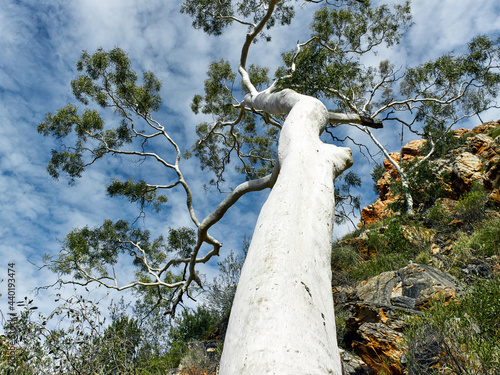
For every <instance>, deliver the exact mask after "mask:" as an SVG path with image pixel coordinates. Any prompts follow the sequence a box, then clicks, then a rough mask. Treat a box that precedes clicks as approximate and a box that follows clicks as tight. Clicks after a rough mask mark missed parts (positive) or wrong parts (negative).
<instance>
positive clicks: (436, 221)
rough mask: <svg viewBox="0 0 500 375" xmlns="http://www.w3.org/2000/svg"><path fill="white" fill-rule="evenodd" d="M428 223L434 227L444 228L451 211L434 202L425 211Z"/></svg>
mask: <svg viewBox="0 0 500 375" xmlns="http://www.w3.org/2000/svg"><path fill="white" fill-rule="evenodd" d="M426 219H427V220H428V222H429V225H430V226H431V227H433V228H436V229H441V230H443V229H446V228H447V227H448V224H449V223H450V221H451V219H452V215H451V213H450V212H449V211H448V210H447V209H446V208H444V207H443V205H441V204H439V203H438V204H435V205H434V206H432V207H431V208H429V210H428V211H427V217H426Z"/></svg>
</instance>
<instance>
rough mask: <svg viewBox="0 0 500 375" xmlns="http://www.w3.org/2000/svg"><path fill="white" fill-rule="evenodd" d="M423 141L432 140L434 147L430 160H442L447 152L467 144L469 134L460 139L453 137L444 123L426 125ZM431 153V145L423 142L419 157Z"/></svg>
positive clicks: (452, 133) (453, 134)
mask: <svg viewBox="0 0 500 375" xmlns="http://www.w3.org/2000/svg"><path fill="white" fill-rule="evenodd" d="M424 130H425V132H426V133H425V137H424V138H425V139H429V138H432V139H433V141H434V143H435V147H434V151H433V153H432V155H431V157H430V160H436V159H439V158H442V157H444V156H446V155H447V154H448V151H450V150H453V149H456V148H458V147H460V146H463V145H464V144H465V143H466V142H467V137H468V136H470V134H469V133H465V134H463V135H461V136H460V137H457V136H455V133H454V132H453V131H448V130H447V128H446V126H445V125H444V123H440V124H432V125H431V124H428V125H427V126H426V127H425V129H424ZM430 151H431V143H430V142H425V143H424V144H423V145H422V147H421V148H420V154H421V155H427V154H428V153H429V152H430Z"/></svg>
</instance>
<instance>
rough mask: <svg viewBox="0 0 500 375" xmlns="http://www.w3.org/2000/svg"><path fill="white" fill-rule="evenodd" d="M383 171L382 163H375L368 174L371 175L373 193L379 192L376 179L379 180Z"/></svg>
mask: <svg viewBox="0 0 500 375" xmlns="http://www.w3.org/2000/svg"><path fill="white" fill-rule="evenodd" d="M384 172H385V168H384V166H383V165H382V164H375V166H374V167H373V170H372V173H371V174H370V176H371V177H372V181H373V182H374V185H373V191H374V192H375V194H379V193H380V190H379V188H378V187H377V182H378V180H380V179H381V178H382V175H383V174H384Z"/></svg>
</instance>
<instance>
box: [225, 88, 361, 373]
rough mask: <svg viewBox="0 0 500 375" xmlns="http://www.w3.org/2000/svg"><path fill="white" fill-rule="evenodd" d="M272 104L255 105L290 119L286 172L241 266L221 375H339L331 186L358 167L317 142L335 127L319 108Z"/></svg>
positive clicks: (281, 98)
mask: <svg viewBox="0 0 500 375" xmlns="http://www.w3.org/2000/svg"><path fill="white" fill-rule="evenodd" d="M261 95H262V94H261ZM266 95H268V96H267V97H266V96H264V97H262V98H253V99H252V103H253V105H254V106H255V107H257V106H258V107H260V108H263V107H266V108H265V109H266V110H267V111H269V112H272V111H273V108H274V112H278V111H280V112H288V111H289V114H288V117H287V120H286V121H285V123H284V126H283V129H282V131H281V135H280V140H279V146H278V155H279V156H278V158H279V167H280V172H279V176H278V179H277V181H276V183H275V185H274V187H273V188H272V190H271V192H270V195H269V198H268V199H267V201H266V203H265V204H264V206H263V208H262V210H261V212H260V215H259V218H258V221H257V225H256V228H255V231H254V234H253V238H252V242H251V245H250V248H249V250H248V255H247V258H246V260H245V264H244V266H243V270H242V273H241V277H240V281H239V284H238V289H237V292H236V297H235V300H234V303H233V307H232V310H231V317H230V320H229V326H228V330H227V334H226V339H225V343H224V351H223V354H222V359H221V366H220V372H219V373H220V374H221V375H245V374H248V375H255V374H259V375H260V374H282V375H294V374H296V375H306V374H318V375H320V374H321V375H324V374H336V375H340V374H342V369H341V363H340V356H339V351H338V347H337V339H336V329H335V316H334V309H333V298H332V289H331V265H330V258H331V239H332V231H333V223H334V205H335V202H334V187H333V181H334V179H335V177H336V176H337V175H339V174H340V173H341V172H342V171H343V170H345V169H347V168H348V167H349V166H351V165H352V158H351V152H350V150H349V149H347V148H340V147H336V146H332V145H327V144H324V143H323V142H321V140H320V139H319V135H320V134H321V132H322V131H323V130H324V128H325V126H326V123H327V121H328V111H327V110H326V108H325V107H324V106H323V104H322V103H321V102H320V101H319V100H317V99H314V98H311V97H307V96H302V95H299V94H296V93H294V92H287V91H285V92H281V93H278V94H270V95H269V94H266ZM259 100H260V101H259ZM246 101H247V99H246ZM276 105H277V106H278V107H279V109H276V108H277V107H276ZM269 106H271V107H273V108H270V107H269ZM285 107H286V108H285ZM290 108H291V110H290Z"/></svg>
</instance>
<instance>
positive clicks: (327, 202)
mask: <svg viewBox="0 0 500 375" xmlns="http://www.w3.org/2000/svg"><path fill="white" fill-rule="evenodd" d="M305 1H307V0H305ZM307 2H310V3H322V1H319V0H318V1H312V0H309V1H307ZM324 4H325V6H324V7H323V8H320V9H319V10H318V12H317V13H316V14H315V18H314V21H313V24H312V36H311V37H310V38H309V39H308V40H307V41H305V42H303V43H299V44H298V46H297V49H296V50H294V51H293V52H289V53H287V54H285V55H284V62H285V67H283V68H281V69H279V70H278V72H277V74H276V76H277V79H276V80H275V81H274V82H271V80H269V78H268V69H267V68H263V67H259V66H254V65H250V66H247V60H248V56H249V53H250V47H251V45H252V44H253V43H254V42H256V41H257V40H258V39H259V38H263V39H264V40H269V39H270V37H269V36H268V35H266V34H265V33H264V30H266V29H270V28H272V27H273V26H274V25H275V24H277V23H280V24H282V25H289V24H290V22H291V20H292V18H293V15H294V11H293V6H292V2H291V1H285V0H262V1H211V0H185V1H184V3H183V5H182V7H181V11H183V12H185V13H187V14H189V15H190V16H192V18H193V26H194V27H196V28H201V29H203V30H204V31H205V32H207V33H209V34H211V35H220V34H221V33H222V32H223V31H224V29H225V28H227V27H229V26H230V25H231V24H240V25H244V26H245V27H247V28H248V32H247V34H246V38H245V40H244V42H243V44H242V50H241V55H240V59H239V63H238V74H239V76H240V78H241V87H242V89H243V91H244V96H242V97H241V96H240V97H238V94H236V93H235V92H234V91H233V90H232V88H233V87H234V80H235V77H236V74H235V73H234V72H233V71H232V69H231V66H230V63H229V62H227V61H225V60H219V61H216V62H213V63H212V64H211V65H210V67H209V71H208V78H207V80H206V81H205V91H204V94H203V95H197V96H195V97H194V99H193V103H192V109H193V110H194V111H195V112H202V113H204V114H210V115H212V117H213V119H214V121H213V122H212V123H202V124H200V125H199V126H198V128H197V133H198V135H199V141H198V142H197V143H196V144H195V145H194V148H193V152H194V154H195V155H196V156H198V157H199V158H200V161H201V163H202V166H203V167H204V168H208V169H210V170H211V171H213V172H214V175H215V177H214V179H213V180H212V181H211V183H212V184H214V185H215V186H217V187H218V188H220V187H221V185H222V184H223V183H224V176H225V173H224V172H225V171H226V170H227V168H228V166H229V164H230V161H231V159H234V158H236V159H237V160H238V161H240V162H241V164H240V166H239V167H238V170H239V171H241V172H243V173H244V174H246V176H247V179H248V180H247V181H246V182H243V183H241V184H240V185H238V186H237V187H236V188H235V189H234V190H232V192H231V193H230V194H229V195H228V196H227V197H226V198H225V199H224V200H223V201H222V202H221V203H220V204H219V205H218V207H217V208H216V209H215V210H214V211H213V212H212V213H211V214H210V215H208V216H207V217H206V218H205V219H203V220H200V219H198V217H197V215H196V211H195V207H194V205H193V197H192V191H191V188H190V187H189V185H188V182H187V181H186V179H185V177H184V174H183V172H182V170H181V148H180V147H179V145H178V144H177V143H176V142H175V141H174V140H173V138H172V137H171V134H170V133H169V128H168V126H167V125H163V124H161V123H160V122H159V121H158V120H157V119H156V118H155V117H153V114H154V112H155V111H157V110H158V109H159V108H160V103H161V100H160V97H159V94H158V93H159V90H160V82H159V81H158V80H157V79H156V77H155V76H154V74H153V73H151V72H146V73H144V75H143V81H142V83H138V75H137V74H136V73H135V72H134V71H133V70H132V69H131V64H130V61H129V60H128V58H127V56H126V54H125V53H124V52H123V51H121V50H120V49H118V48H116V49H114V50H112V51H109V52H106V51H104V50H98V51H97V52H96V53H94V54H92V55H91V54H88V53H87V52H84V53H83V54H82V57H81V59H80V61H79V62H78V64H77V69H78V70H79V71H80V72H81V75H80V76H79V77H77V78H76V79H75V80H73V81H72V88H73V93H74V94H75V97H76V99H77V100H78V101H79V102H80V103H82V104H83V105H84V106H88V105H90V103H91V102H94V103H96V104H97V105H98V106H100V107H102V108H104V109H107V108H110V109H112V110H114V111H115V113H116V114H117V115H118V116H119V117H120V118H121V120H122V121H121V124H120V125H119V126H115V127H113V126H110V125H109V124H105V122H104V120H103V119H102V117H101V116H100V114H99V112H98V111H97V110H95V109H91V108H89V107H88V108H87V109H85V111H84V112H83V113H81V114H79V113H78V110H77V107H76V106H74V105H68V106H67V107H65V108H63V109H61V110H59V111H58V112H57V113H56V114H48V115H47V117H46V120H45V122H43V123H42V124H40V125H39V128H38V130H39V131H40V132H41V133H42V134H44V135H52V136H54V137H55V138H57V139H58V140H60V141H61V146H60V148H59V149H58V150H55V151H53V153H52V159H51V162H50V164H49V167H48V170H49V173H51V175H52V176H54V177H58V176H59V173H60V172H61V171H62V172H65V173H67V174H68V175H69V177H70V179H74V178H77V177H80V176H81V174H82V173H83V171H84V170H85V169H86V168H87V167H89V166H91V165H92V164H93V163H95V162H97V161H98V160H99V159H102V158H104V157H107V156H112V155H119V156H123V157H124V158H125V157H128V158H130V159H132V160H133V159H136V158H140V159H142V160H144V161H147V162H149V161H150V162H151V163H156V164H157V165H159V166H161V167H163V168H164V169H165V173H164V175H161V176H159V175H156V176H153V178H152V180H151V181H145V180H141V179H139V180H138V179H137V178H133V177H129V178H127V179H126V180H118V179H113V180H112V182H111V184H110V185H109V187H108V193H109V195H110V196H122V197H125V198H127V199H129V200H130V201H131V202H136V203H139V204H140V206H141V208H144V207H145V206H147V205H153V207H154V208H157V209H159V208H161V205H162V204H164V203H166V201H167V198H166V196H165V195H163V194H164V192H168V190H170V189H173V188H180V189H182V190H183V191H184V193H185V196H186V208H187V210H188V212H189V215H190V217H191V220H192V223H193V227H194V229H195V233H196V240H195V241H194V242H192V243H191V242H186V241H183V242H182V245H181V246H180V248H181V249H183V251H180V252H177V253H176V252H175V251H174V252H172V251H171V248H172V247H171V246H167V245H166V243H165V241H164V239H163V237H159V238H156V239H152V238H151V235H150V233H149V232H148V231H146V230H143V229H140V228H138V227H137V226H136V225H133V224H130V223H128V222H125V221H117V222H111V221H106V222H105V223H104V224H103V225H102V226H101V227H98V228H92V229H91V228H84V229H77V230H75V231H73V232H72V233H70V235H68V237H67V238H66V240H65V241H64V244H63V251H62V252H61V254H60V256H59V257H58V259H56V260H55V263H53V265H52V268H53V269H54V270H55V271H57V272H60V273H61V276H67V275H69V276H71V278H70V280H66V279H64V280H62V279H61V282H73V283H78V284H81V285H87V284H88V283H90V282H96V283H99V284H101V285H104V286H106V287H108V288H113V289H117V290H124V289H128V288H144V287H151V288H153V289H154V291H155V295H156V296H157V298H158V300H159V301H160V302H161V301H165V302H166V303H168V304H169V305H170V311H172V312H173V311H174V310H175V307H176V306H177V305H178V304H179V303H180V302H181V300H182V297H183V296H185V295H188V296H189V293H190V290H191V288H192V287H193V285H195V284H199V285H201V279H200V277H199V275H198V274H197V272H196V266H197V265H198V264H199V263H205V262H207V261H209V260H210V259H211V258H212V257H213V256H214V255H217V254H218V253H219V249H220V247H221V243H220V242H219V241H218V240H217V239H215V238H214V237H212V236H211V235H210V234H209V232H208V231H209V229H210V228H211V227H212V226H213V225H214V224H215V223H216V222H217V221H219V220H220V219H221V218H222V216H223V215H224V214H225V213H226V211H227V210H228V209H229V208H230V207H231V206H232V205H233V204H235V203H236V201H237V200H238V199H239V198H240V197H241V196H242V195H243V194H246V193H248V192H251V191H257V190H262V189H265V188H271V192H270V195H269V197H268V199H267V201H266V203H265V205H264V206H263V208H262V210H261V213H260V215H259V219H258V222H257V225H256V228H255V232H254V234H253V237H252V242H251V244H250V247H249V251H248V255H247V258H246V260H245V265H244V267H243V269H242V273H241V277H240V281H239V285H238V289H237V292H236V296H235V300H234V303H233V307H232V312H231V317H230V322H229V326H228V331H227V335H226V341H225V345H224V353H223V356H222V363H221V374H255V373H274V372H276V371H279V372H280V373H304V374H310V373H311V374H312V373H322V374H323V373H333V374H340V373H341V364H340V357H339V354H338V350H337V343H336V334H335V321H334V313H333V300H332V295H331V270H330V251H331V246H330V242H331V238H332V230H333V225H334V207H335V202H334V196H335V189H334V184H333V181H334V180H335V178H336V177H337V176H339V175H340V174H341V173H342V172H343V171H344V170H345V169H347V168H348V167H349V166H350V165H351V164H352V158H351V153H350V150H349V149H347V148H345V147H337V146H334V145H331V144H326V143H324V142H323V141H322V140H320V135H321V134H322V133H323V132H324V131H325V130H327V131H330V129H331V128H334V127H336V126H338V125H340V124H351V125H354V126H356V127H358V128H359V129H360V130H362V131H364V132H365V133H367V134H368V135H369V136H370V137H371V138H372V139H373V141H374V142H375V143H376V144H377V146H379V147H380V148H381V149H382V151H383V152H384V154H386V156H388V154H387V152H386V151H385V148H384V147H383V146H382V144H381V143H380V142H378V141H377V140H376V138H375V137H374V135H373V133H372V131H371V130H370V129H369V128H379V127H381V120H380V118H382V119H384V120H387V121H389V120H391V121H398V122H399V123H401V124H403V126H407V127H408V128H412V127H413V125H414V124H416V123H417V122H419V123H423V124H425V125H426V126H428V129H431V128H432V129H434V128H438V127H439V126H441V125H442V124H444V121H445V119H448V118H452V119H453V120H454V121H455V120H458V119H459V118H462V117H464V116H466V115H461V114H458V113H459V111H461V110H469V111H468V112H467V115H469V114H470V113H472V112H477V111H480V110H483V109H485V108H487V106H488V105H489V103H490V102H491V98H492V97H493V96H494V94H495V92H496V91H495V90H496V87H497V85H498V82H499V78H498V75H497V74H496V73H494V72H493V70H492V69H494V68H496V66H495V64H494V61H496V59H497V58H498V56H497V46H496V43H494V42H493V41H492V40H490V39H489V38H487V37H480V38H478V39H475V40H474V41H473V42H472V43H471V45H470V52H469V54H468V55H464V56H461V57H459V58H454V57H452V56H451V55H448V56H445V57H443V58H441V59H438V60H436V61H435V62H432V63H429V64H426V65H423V66H421V67H418V68H415V69H409V70H407V71H406V72H405V73H404V74H403V77H402V78H401V77H399V76H398V75H397V72H395V71H394V68H393V66H392V65H391V64H390V63H389V62H387V61H382V62H380V64H379V65H378V66H377V67H371V68H365V66H364V65H363V63H362V60H361V58H362V57H363V56H364V55H366V54H369V53H373V52H374V50H375V49H376V48H377V46H380V45H386V46H388V47H391V46H393V45H395V44H397V43H398V42H399V41H400V39H401V36H402V33H403V32H404V31H405V30H406V29H407V27H408V26H409V24H410V19H411V17H410V8H409V5H408V3H406V4H403V5H396V6H394V7H393V8H392V9H391V8H389V7H388V6H379V7H372V6H371V4H370V2H369V1H356V0H345V1H334V2H329V1H326V2H324ZM396 84H399V85H400V96H402V97H403V98H401V99H400V98H398V97H397V96H396V94H395V93H394V92H395V91H394V88H395V86H396ZM236 86H238V85H236ZM479 86H481V90H480V88H479ZM483 88H484V89H485V90H484V89H483ZM318 98H322V99H324V102H325V104H326V105H327V106H328V107H330V108H331V109H327V107H326V105H325V104H324V103H323V102H322V101H320V100H319V99H318ZM403 111H406V112H408V113H410V114H412V115H413V116H414V120H412V121H409V122H408V120H407V118H406V117H399V116H398V117H397V118H396V117H393V116H394V114H395V113H401V112H403ZM377 118H379V119H378V120H377ZM330 134H333V133H331V132H330ZM426 134H430V135H431V136H432V137H434V135H435V132H434V131H432V130H429V131H427V133H426ZM431 139H433V140H434V138H431ZM162 141H163V142H166V144H167V145H168V146H169V147H170V150H169V151H167V150H166V148H165V146H164V145H162V146H161V147H159V145H161V143H160V142H162ZM392 162H393V163H394V164H395V166H396V168H397V169H398V171H399V172H400V175H401V178H402V181H403V185H405V174H404V171H402V170H401V168H399V164H398V163H396V162H395V161H392ZM125 171H127V169H125ZM124 175H127V176H128V175H129V172H124ZM408 200H409V202H408V205H409V207H410V208H411V197H408ZM203 244H206V245H208V247H209V249H208V250H207V249H205V247H203V248H202V245H203ZM122 254H129V255H131V256H132V258H133V260H134V264H135V266H136V267H137V273H136V277H135V279H134V280H132V281H131V282H129V283H126V284H124V285H123V284H120V283H119V281H118V280H117V279H116V277H115V272H114V267H115V266H116V265H117V263H118V260H119V258H120V257H121V255H122ZM178 265H182V266H183V267H181V269H179V268H176V266H178ZM172 291H173V292H172Z"/></svg>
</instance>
